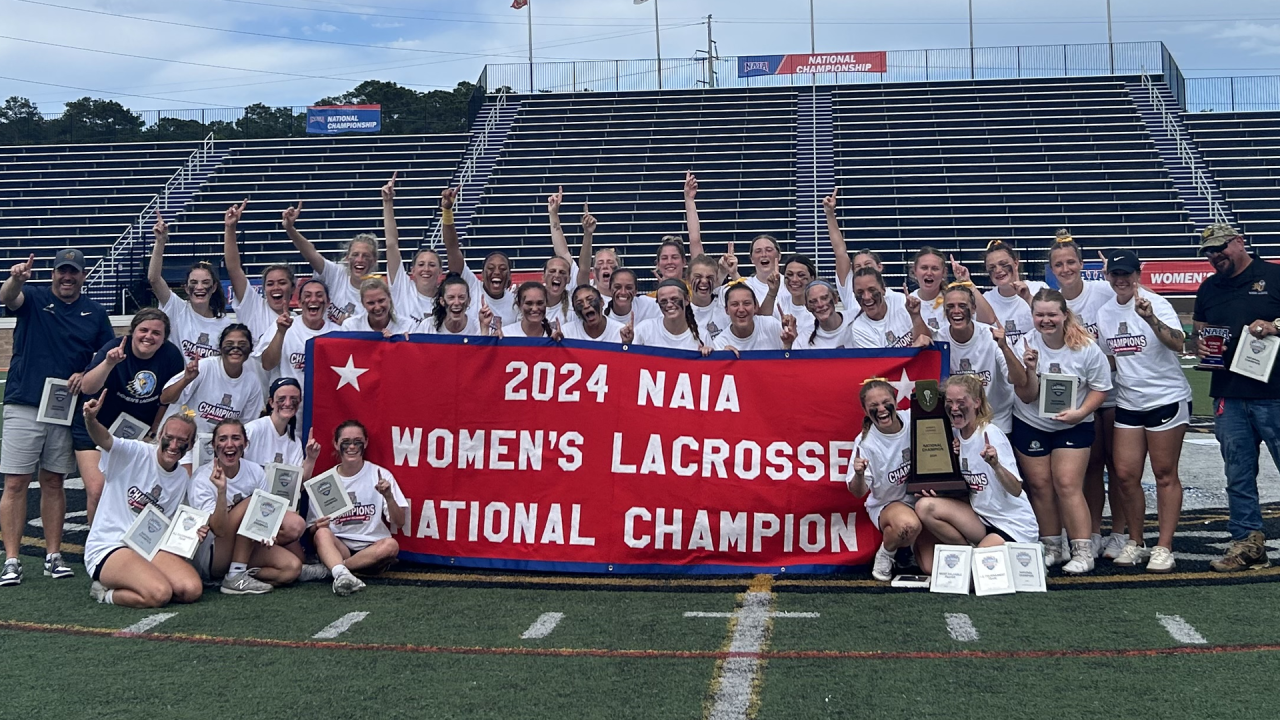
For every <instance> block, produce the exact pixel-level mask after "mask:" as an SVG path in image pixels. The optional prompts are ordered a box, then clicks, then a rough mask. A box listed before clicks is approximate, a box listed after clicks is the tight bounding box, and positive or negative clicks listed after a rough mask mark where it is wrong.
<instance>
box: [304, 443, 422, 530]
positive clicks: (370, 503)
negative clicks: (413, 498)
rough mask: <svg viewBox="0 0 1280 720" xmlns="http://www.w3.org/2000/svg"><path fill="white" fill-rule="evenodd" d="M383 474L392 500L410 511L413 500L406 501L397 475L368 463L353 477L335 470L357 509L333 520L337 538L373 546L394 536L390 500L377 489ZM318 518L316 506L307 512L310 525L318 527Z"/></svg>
mask: <svg viewBox="0 0 1280 720" xmlns="http://www.w3.org/2000/svg"><path fill="white" fill-rule="evenodd" d="M379 473H381V475H382V477H383V478H385V479H386V481H387V482H389V483H391V492H392V497H393V498H395V502H396V505H398V506H400V507H401V508H404V509H405V510H406V511H407V510H408V509H409V501H408V500H406V499H405V497H404V493H402V492H400V485H399V484H398V483H397V482H396V478H395V476H394V475H392V474H391V471H389V470H387V469H386V468H384V467H382V466H381V465H374V464H373V463H371V462H368V461H366V462H365V464H364V467H362V468H360V472H357V473H356V474H355V475H353V476H351V477H344V476H343V475H342V473H341V471H340V468H335V469H334V474H335V475H337V476H338V479H339V480H341V481H342V486H343V487H344V488H345V489H346V491H347V496H348V497H349V498H351V503H352V504H353V505H354V506H355V507H353V508H351V509H350V510H348V511H347V512H346V513H345V514H343V515H339V516H338V517H336V518H330V520H329V529H330V530H332V531H333V534H334V535H336V536H338V537H339V538H341V539H343V540H348V541H351V542H358V543H373V542H377V541H379V540H381V539H383V538H389V537H391V529H390V528H389V524H390V523H391V515H390V513H389V512H388V511H387V503H386V498H384V497H383V496H382V494H381V493H379V492H378V491H377V489H376V488H377V485H378V475H379ZM317 519H318V516H317V515H316V510H315V507H314V506H312V507H311V508H310V509H309V510H308V513H307V522H308V523H312V524H314V523H315V521H316V520H317Z"/></svg>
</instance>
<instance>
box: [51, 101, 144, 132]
mask: <svg viewBox="0 0 1280 720" xmlns="http://www.w3.org/2000/svg"><path fill="white" fill-rule="evenodd" d="M49 125H50V128H51V130H52V132H51V133H50V139H51V140H53V141H54V142H122V141H124V142H127V141H130V140H138V139H139V138H140V137H141V133H142V126H143V125H144V123H143V121H142V118H141V117H139V116H137V115H135V114H134V113H133V112H132V111H131V110H129V108H127V107H125V106H123V105H121V104H120V103H118V102H116V101H115V100H97V99H94V98H90V97H83V98H80V99H79V100H73V101H71V102H69V103H67V106H66V109H65V110H63V112H62V117H60V118H58V119H57V120H54V121H52V122H50V123H49Z"/></svg>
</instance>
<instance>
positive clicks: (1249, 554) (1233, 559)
mask: <svg viewBox="0 0 1280 720" xmlns="http://www.w3.org/2000/svg"><path fill="white" fill-rule="evenodd" d="M1209 567H1211V568H1213V569H1214V570H1215V571H1216V572H1236V571H1239V570H1250V569H1253V570H1257V569H1261V568H1265V567H1271V561H1270V560H1268V559H1267V546H1266V536H1265V535H1263V534H1262V531H1260V530H1254V531H1253V532H1251V533H1249V535H1248V537H1246V538H1245V539H1243V540H1237V541H1235V542H1234V543H1231V547H1230V548H1228V549H1227V553H1226V554H1225V555H1223V556H1222V557H1220V558H1218V559H1217V560H1214V561H1213V562H1211V563H1209ZM3 583H4V580H3V576H0V584H3Z"/></svg>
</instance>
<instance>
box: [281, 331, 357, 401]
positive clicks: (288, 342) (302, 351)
mask: <svg viewBox="0 0 1280 720" xmlns="http://www.w3.org/2000/svg"><path fill="white" fill-rule="evenodd" d="M341 329H342V327H341V326H339V325H335V324H333V323H332V322H330V321H329V320H328V319H327V318H326V319H325V321H324V325H322V326H321V327H320V329H319V330H312V329H311V328H309V327H307V325H306V323H304V322H302V320H301V319H297V320H294V322H293V324H292V325H290V326H289V329H288V330H286V331H285V333H284V344H283V345H282V346H281V349H280V375H281V377H291V378H293V379H294V380H297V381H298V382H299V383H302V384H303V385H305V384H306V383H305V382H304V380H305V378H304V377H303V376H304V375H305V374H306V368H307V341H308V340H310V339H311V338H313V337H318V336H320V335H325V334H327V333H331V332H334V331H335V330H341Z"/></svg>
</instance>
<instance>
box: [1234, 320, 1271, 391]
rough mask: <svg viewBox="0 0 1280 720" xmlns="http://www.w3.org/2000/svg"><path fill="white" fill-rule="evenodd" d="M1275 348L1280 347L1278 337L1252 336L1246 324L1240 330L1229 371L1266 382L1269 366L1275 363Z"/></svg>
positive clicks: (1269, 377) (1269, 370)
mask: <svg viewBox="0 0 1280 720" xmlns="http://www.w3.org/2000/svg"><path fill="white" fill-rule="evenodd" d="M1277 348H1280V337H1276V336H1275V335H1268V336H1267V337H1262V338H1260V337H1254V336H1253V335H1252V334H1250V333H1249V328H1248V327H1247V326H1246V327H1245V328H1244V329H1243V330H1241V331H1240V342H1238V343H1236V354H1235V355H1233V356H1232V357H1231V372H1233V373H1235V374H1237V375H1243V376H1245V377H1247V378H1253V379H1254V380H1257V381H1258V382H1268V381H1269V380H1270V379H1271V368H1272V367H1273V366H1274V365H1275V364H1276V350H1277Z"/></svg>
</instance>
